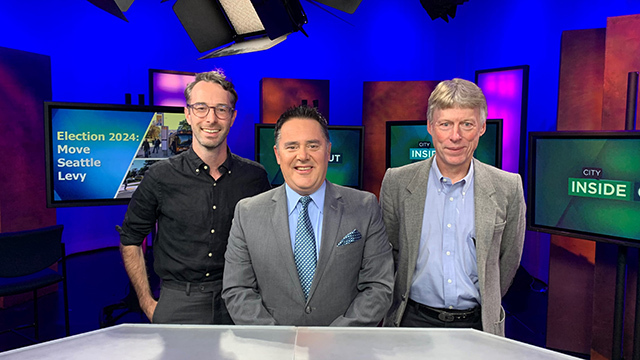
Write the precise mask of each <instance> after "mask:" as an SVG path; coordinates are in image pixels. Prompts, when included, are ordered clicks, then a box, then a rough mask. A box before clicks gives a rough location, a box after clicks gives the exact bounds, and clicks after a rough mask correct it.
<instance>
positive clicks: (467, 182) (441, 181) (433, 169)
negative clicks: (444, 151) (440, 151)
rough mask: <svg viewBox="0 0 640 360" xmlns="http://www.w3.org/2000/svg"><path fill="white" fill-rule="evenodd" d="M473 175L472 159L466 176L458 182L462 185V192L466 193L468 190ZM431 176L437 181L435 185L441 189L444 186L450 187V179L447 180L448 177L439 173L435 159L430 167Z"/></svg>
mask: <svg viewBox="0 0 640 360" xmlns="http://www.w3.org/2000/svg"><path fill="white" fill-rule="evenodd" d="M473 174H474V167H473V159H471V165H470V166H469V171H468V172H467V175H465V177H463V178H462V179H460V181H461V182H462V184H463V185H462V191H463V192H467V190H469V186H471V183H472V181H471V180H472V179H473ZM431 175H432V176H435V178H436V179H438V180H439V181H437V184H438V186H439V187H440V188H441V189H442V188H443V187H444V186H445V184H448V185H452V184H451V179H449V178H448V177H445V176H444V175H442V173H441V172H440V168H438V162H437V161H436V159H435V158H434V159H433V163H432V165H431ZM445 179H446V181H445Z"/></svg>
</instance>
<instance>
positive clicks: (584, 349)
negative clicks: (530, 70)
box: [547, 29, 613, 354]
mask: <svg viewBox="0 0 640 360" xmlns="http://www.w3.org/2000/svg"><path fill="white" fill-rule="evenodd" d="M605 35H606V29H587V30H574V31H565V32H563V34H562V41H561V53H560V76H559V87H558V89H559V91H558V119H557V129H558V130H559V131H568V130H574V131H575V130H599V129H600V128H601V123H602V115H601V114H602V97H603V92H602V81H603V77H604V48H605ZM595 257H596V244H595V242H593V241H589V240H582V239H575V238H571V237H566V236H560V235H552V236H551V245H550V251H549V298H548V310H547V311H548V312H547V346H549V347H551V348H554V349H561V350H567V351H574V352H577V353H583V354H586V353H589V352H590V350H591V345H592V341H595V338H594V337H593V336H592V326H591V324H592V320H593V319H592V308H593V303H594V293H593V283H594V269H595V262H596V259H595ZM607 292H609V291H608V290H607ZM610 293H611V294H612V292H610ZM607 321H608V320H607ZM612 326H613V325H611V327H609V329H611V328H612ZM607 333H608V335H605V337H608V340H605V342H606V344H607V345H606V347H608V348H610V344H611V334H610V333H611V331H610V330H609V331H608V332H607ZM592 339H593V340H592ZM609 351H610V349H609Z"/></svg>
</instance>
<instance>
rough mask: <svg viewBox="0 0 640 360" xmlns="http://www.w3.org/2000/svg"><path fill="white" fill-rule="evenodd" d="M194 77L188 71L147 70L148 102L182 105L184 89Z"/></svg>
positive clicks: (163, 104) (152, 103) (193, 74)
mask: <svg viewBox="0 0 640 360" xmlns="http://www.w3.org/2000/svg"><path fill="white" fill-rule="evenodd" d="M195 77H196V76H195V73H190V72H179V71H168V70H153V69H152V70H149V102H150V104H151V105H162V106H184V105H185V103H184V89H185V88H186V87H187V85H188V84H189V83H190V82H192V81H193V80H194V79H195Z"/></svg>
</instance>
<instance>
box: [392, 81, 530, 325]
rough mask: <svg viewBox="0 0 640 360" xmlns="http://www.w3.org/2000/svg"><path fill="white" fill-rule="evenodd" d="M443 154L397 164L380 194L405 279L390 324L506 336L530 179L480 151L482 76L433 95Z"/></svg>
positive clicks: (438, 149) (435, 133)
mask: <svg viewBox="0 0 640 360" xmlns="http://www.w3.org/2000/svg"><path fill="white" fill-rule="evenodd" d="M427 119H428V120H429V122H428V125H427V126H428V131H429V134H431V137H432V142H433V145H434V148H435V154H436V155H435V156H434V157H432V158H430V159H428V160H424V161H421V162H418V163H414V164H409V165H406V166H403V167H400V168H392V169H388V170H387V173H386V174H385V177H384V179H383V181H382V188H381V191H380V203H381V206H382V212H383V218H384V222H385V225H386V228H387V233H388V234H389V241H390V242H391V244H392V245H393V255H394V260H395V265H396V279H395V289H394V296H393V304H392V306H391V309H390V311H389V313H388V314H387V316H386V318H385V325H386V326H412V327H469V328H475V329H479V330H484V331H486V332H489V333H492V334H497V335H502V336H504V319H505V313H504V309H503V308H502V306H501V299H502V296H504V294H505V293H506V292H507V289H508V288H509V286H510V285H511V282H512V280H513V277H514V275H515V273H516V270H517V268H518V265H519V263H520V257H521V255H522V247H523V244H524V232H525V207H526V206H525V203H524V195H523V190H522V182H521V179H520V176H519V175H517V174H512V173H508V172H505V171H502V170H499V169H496V168H494V167H492V166H489V165H486V164H483V163H481V162H480V161H478V160H476V159H474V158H473V152H474V151H475V149H476V147H477V145H478V140H479V138H480V136H481V135H482V134H483V133H484V131H485V121H486V119H487V104H486V100H485V97H484V95H483V94H482V90H480V88H478V87H477V86H476V85H475V84H473V83H471V82H469V81H466V80H462V79H453V80H450V81H443V82H441V83H440V84H438V86H437V87H436V89H435V90H434V91H433V93H432V94H431V96H430V97H429V107H428V110H427Z"/></svg>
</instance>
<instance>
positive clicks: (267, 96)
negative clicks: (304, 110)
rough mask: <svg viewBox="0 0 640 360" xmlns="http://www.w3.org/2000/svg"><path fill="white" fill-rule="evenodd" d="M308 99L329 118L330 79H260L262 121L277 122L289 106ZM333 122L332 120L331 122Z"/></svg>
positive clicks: (267, 122) (310, 104) (308, 101)
mask: <svg viewBox="0 0 640 360" xmlns="http://www.w3.org/2000/svg"><path fill="white" fill-rule="evenodd" d="M303 100H306V101H307V104H308V105H309V106H313V105H314V100H316V101H317V103H318V110H319V111H320V113H322V115H324V117H325V118H326V119H327V120H329V80H305V79H276V78H263V79H262V80H261V81H260V122H261V123H264V124H275V123H276V121H277V120H278V118H279V117H280V115H281V114H282V113H283V112H285V110H287V109H288V108H290V107H292V106H295V105H300V104H302V102H303ZM329 123H331V122H329Z"/></svg>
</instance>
